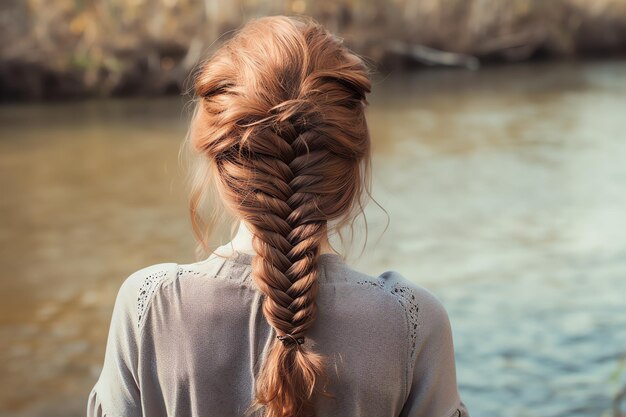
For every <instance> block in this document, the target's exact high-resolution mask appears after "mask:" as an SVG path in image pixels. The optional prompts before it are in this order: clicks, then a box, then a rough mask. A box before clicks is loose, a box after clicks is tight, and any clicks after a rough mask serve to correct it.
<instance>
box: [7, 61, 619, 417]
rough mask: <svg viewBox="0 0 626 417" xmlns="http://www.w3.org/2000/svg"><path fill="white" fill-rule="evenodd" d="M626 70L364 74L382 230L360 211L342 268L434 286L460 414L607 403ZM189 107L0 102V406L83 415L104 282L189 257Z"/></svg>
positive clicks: (374, 213)
mask: <svg viewBox="0 0 626 417" xmlns="http://www.w3.org/2000/svg"><path fill="white" fill-rule="evenodd" d="M625 79H626V62H625V61H607V62H594V63H568V64H555V63H541V64H539V63H535V64H532V65H529V64H519V65H511V66H503V67H498V68H485V69H484V70H481V71H477V72H472V71H457V70H437V71H420V72H415V73H407V74H402V75H397V76H395V77H389V78H387V79H385V80H383V81H381V82H379V83H377V84H376V85H375V86H374V90H373V91H374V92H373V94H372V97H371V103H372V105H371V107H370V108H369V109H368V112H369V113H368V117H369V123H370V128H371V130H372V138H373V141H374V151H375V154H374V173H373V174H374V190H373V192H374V197H375V198H376V199H377V201H379V202H380V203H381V204H382V205H383V207H384V208H385V209H386V210H387V211H388V213H389V216H390V221H391V223H390V224H389V228H388V229H387V231H386V232H385V234H384V235H382V237H381V238H380V240H379V241H378V242H376V239H377V238H378V237H379V236H380V233H382V231H383V229H384V227H385V223H386V220H387V218H386V216H385V215H384V213H383V212H381V210H380V209H378V208H377V207H376V206H375V205H373V204H371V205H370V206H369V207H368V209H367V219H368V223H369V227H370V229H369V232H370V236H369V239H370V240H369V245H368V247H367V250H366V252H365V256H364V257H362V258H360V259H355V258H354V256H352V257H351V258H349V263H351V264H352V265H354V267H355V268H356V269H359V270H362V271H364V272H366V273H370V274H379V273H381V272H383V271H384V270H387V269H395V270H397V271H399V272H401V273H403V274H404V275H405V276H407V277H408V278H410V279H412V280H415V281H416V282H418V283H420V284H422V285H424V286H426V287H428V288H430V289H431V290H432V291H433V292H434V293H435V294H436V295H437V296H439V297H440V298H441V299H442V301H443V303H444V305H445V307H446V308H447V309H448V311H449V313H450V317H451V321H452V326H453V331H454V336H455V346H456V352H457V360H458V375H459V384H460V389H461V393H462V395H463V397H464V399H465V401H466V403H467V404H468V407H469V409H470V411H471V412H472V415H475V416H481V417H501V416H502V415H506V416H507V417H529V416H533V417H534V416H541V417H566V416H567V417H592V416H593V417H598V416H609V415H610V411H609V410H610V408H611V401H612V398H613V397H614V395H615V393H616V392H617V390H618V389H619V388H620V387H621V386H623V385H624V384H626V374H625V372H624V353H625V350H626V348H625V346H626V302H625V301H624V297H623V294H624V293H626V280H624V277H626V236H625V235H624V233H623V231H624V230H626V217H625V216H624V207H626V193H624V184H626V163H625V162H626V161H625V155H626V142H625V141H624V132H626V120H625V119H624V118H623V115H624V114H626V104H625V101H624V97H626V83H624V80H625ZM185 103H186V102H185V101H184V100H183V99H181V98H154V99H148V100H146V99H129V100H118V99H116V100H89V101H80V102H68V103H57V104H55V105H49V104H41V103H30V104H29V103H21V104H14V105H5V106H4V107H2V109H1V110H2V111H1V112H0V137H1V138H2V140H0V187H1V189H2V190H3V198H2V199H0V264H2V266H3V276H2V280H0V309H1V311H0V374H2V375H3V376H2V379H1V382H0V415H2V416H4V417H35V416H37V417H39V416H41V417H44V416H45V417H50V416H53V417H54V416H63V417H72V416H81V415H84V409H85V407H86V399H87V394H88V392H89V390H90V389H91V386H92V385H93V383H95V380H96V378H97V376H98V373H99V371H100V367H101V365H102V360H103V354H104V341H105V339H106V335H107V331H108V324H109V321H110V318H111V317H110V315H111V311H112V306H113V300H114V298H115V294H116V292H117V290H118V289H119V285H120V284H121V282H122V281H123V280H124V279H125V278H126V277H127V276H128V275H129V274H130V273H131V272H133V271H135V270H137V269H139V268H142V267H144V266H147V265H150V264H153V263H159V262H169V261H171V262H179V263H185V262H192V261H193V249H194V242H193V240H192V235H191V230H190V227H189V221H188V219H187V212H186V195H185V192H184V186H183V179H182V172H181V168H180V166H179V162H178V150H179V146H180V143H181V141H182V139H183V136H184V134H185V129H186V126H187V116H188V113H187V112H186V111H185V110H184V106H185ZM359 249H360V247H359V246H358V244H356V246H355V250H354V251H353V255H354V253H358V250H359ZM503 410H505V411H503Z"/></svg>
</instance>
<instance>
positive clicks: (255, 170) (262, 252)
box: [189, 16, 371, 417]
mask: <svg viewBox="0 0 626 417" xmlns="http://www.w3.org/2000/svg"><path fill="white" fill-rule="evenodd" d="M370 89H371V81H370V78H369V68H368V67H367V66H366V64H365V62H364V61H363V59H362V58H360V57H359V56H358V55H356V54H355V53H354V52H352V51H350V50H349V49H348V48H347V47H346V46H345V45H343V40H342V39H341V38H338V37H337V36H335V35H333V34H331V33H329V32H328V31H327V30H326V29H325V28H324V27H323V26H322V25H320V24H319V23H318V22H316V21H315V20H313V19H312V18H310V17H306V16H269V17H262V18H255V19H252V20H250V21H249V22H248V23H247V24H246V25H244V26H243V27H242V28H240V29H239V30H238V31H237V32H236V33H235V34H234V36H232V37H231V38H230V39H228V40H227V41H226V42H225V43H224V44H223V45H222V46H221V47H220V48H219V49H218V50H217V51H216V52H215V53H214V54H213V55H212V56H211V57H210V59H208V60H207V61H206V62H204V63H203V64H202V65H201V67H200V69H199V71H198V72H197V73H196V76H195V82H194V91H195V94H196V96H197V99H198V101H197V107H196V111H195V114H194V116H193V119H192V124H191V129H190V135H189V142H190V145H191V147H192V148H193V150H194V151H195V152H196V153H197V155H198V156H199V162H200V169H198V170H197V171H196V173H195V178H194V179H193V186H192V194H191V199H190V205H189V209H190V214H191V217H192V225H193V229H194V233H195V235H196V238H197V239H198V241H199V242H200V244H201V245H202V247H203V248H204V249H205V250H207V249H208V244H207V240H208V234H209V233H210V230H208V229H210V228H211V227H208V226H211V225H214V224H215V223H216V222H217V218H213V219H210V220H209V222H208V223H206V222H205V220H203V218H202V214H201V213H202V212H203V211H204V210H203V209H202V206H203V201H204V199H205V197H206V195H207V190H208V189H209V188H214V189H216V190H217V194H218V195H219V197H220V199H221V200H222V201H223V202H224V204H225V205H226V207H227V208H228V209H229V211H230V212H231V213H232V214H233V216H234V217H235V218H238V219H241V220H243V221H245V222H246V225H248V226H249V228H250V230H251V232H252V234H253V246H254V249H255V252H256V255H255V256H254V258H253V262H252V276H253V279H254V282H255V284H256V285H257V287H258V288H259V290H260V291H261V292H262V293H263V294H264V300H263V313H264V316H265V318H266V320H267V321H268V323H269V324H270V325H271V326H272V328H273V329H274V330H275V331H276V333H277V336H278V337H281V338H282V339H284V340H283V341H281V340H278V339H275V341H274V343H273V344H272V347H271V349H270V352H269V355H268V357H267V358H266V359H265V360H264V362H263V364H262V368H261V370H260V372H259V375H258V376H257V379H256V392H255V398H254V400H253V402H252V404H251V406H250V408H249V411H250V410H257V409H259V408H260V407H265V411H264V416H265V417H294V416H303V417H312V416H314V415H315V410H314V401H315V398H316V395H317V394H318V393H320V392H321V393H322V394H324V395H332V394H331V393H328V392H326V391H325V389H324V390H323V389H322V387H321V385H322V381H323V380H324V379H325V378H326V372H325V360H324V357H323V356H321V355H320V354H319V353H317V352H315V350H314V349H313V346H312V345H311V339H310V338H306V337H305V335H306V334H307V331H308V330H310V328H311V327H312V325H313V323H314V322H315V319H316V316H317V304H316V296H317V293H318V275H319V265H318V260H319V255H320V244H321V242H322V241H323V240H324V239H325V238H326V236H327V235H328V233H329V232H330V231H331V230H339V229H340V228H341V227H343V226H344V225H346V224H347V223H348V222H349V221H350V220H353V219H354V217H355V216H356V215H357V214H360V213H361V212H362V210H363V206H364V201H363V198H364V196H365V194H367V196H370V197H371V194H370V191H369V190H370V186H371V185H370V181H371V180H370V174H369V173H370V169H371V168H370V166H371V157H370V153H371V144H370V136H369V130H368V127H367V122H366V118H365V113H364V109H365V107H366V106H367V104H368V102H367V99H366V97H365V96H366V94H367V93H369V92H370ZM342 240H343V239H342ZM298 341H304V342H303V343H299V342H298Z"/></svg>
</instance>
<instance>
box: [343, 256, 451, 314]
mask: <svg viewBox="0 0 626 417" xmlns="http://www.w3.org/2000/svg"><path fill="white" fill-rule="evenodd" d="M348 270H349V272H348V280H347V281H348V282H350V283H353V284H357V285H360V286H363V287H369V288H373V289H377V290H378V291H379V292H381V293H384V294H388V295H391V296H393V297H395V298H396V299H398V301H400V302H401V303H403V304H405V305H406V306H407V307H409V308H411V309H413V308H414V309H415V313H417V310H418V309H422V311H423V312H424V313H426V312H428V314H429V316H437V315H439V316H441V315H444V316H447V312H446V310H445V307H444V305H443V303H442V301H441V300H440V299H439V297H438V296H436V295H435V293H434V292H433V291H431V290H430V289H428V288H426V287H424V286H422V285H421V284H419V283H418V282H417V281H416V280H414V279H412V278H409V277H408V276H407V275H405V274H403V273H401V272H399V271H397V270H394V269H390V270H386V271H384V272H382V273H380V274H377V275H370V274H367V273H363V272H360V271H357V270H355V269H353V268H351V267H349V268H348Z"/></svg>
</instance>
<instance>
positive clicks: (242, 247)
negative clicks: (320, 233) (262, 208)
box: [219, 221, 335, 255]
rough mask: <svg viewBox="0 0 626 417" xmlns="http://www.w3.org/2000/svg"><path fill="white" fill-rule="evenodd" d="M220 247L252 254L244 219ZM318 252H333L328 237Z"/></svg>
mask: <svg viewBox="0 0 626 417" xmlns="http://www.w3.org/2000/svg"><path fill="white" fill-rule="evenodd" d="M221 248H223V249H226V250H228V251H230V250H235V251H237V252H244V253H249V254H252V255H254V254H255V250H254V247H253V246H252V232H251V231H250V229H249V228H248V226H247V225H246V223H245V222H244V221H240V222H239V229H238V230H237V234H236V235H235V237H234V238H233V240H231V241H230V242H228V243H227V244H225V245H222V246H221ZM223 252H224V251H223V250H219V253H223ZM320 253H335V252H334V251H333V250H332V249H331V247H330V245H329V243H328V238H325V239H324V240H323V241H322V243H321V247H320Z"/></svg>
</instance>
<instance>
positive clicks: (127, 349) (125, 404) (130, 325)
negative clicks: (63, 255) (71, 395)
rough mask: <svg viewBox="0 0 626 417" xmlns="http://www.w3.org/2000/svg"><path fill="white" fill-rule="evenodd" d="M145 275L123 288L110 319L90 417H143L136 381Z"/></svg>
mask: <svg viewBox="0 0 626 417" xmlns="http://www.w3.org/2000/svg"><path fill="white" fill-rule="evenodd" d="M142 275H143V274H142V271H137V272H135V273H134V274H132V275H130V276H129V277H128V278H127V279H126V280H125V281H124V282H123V283H122V285H121V287H120V289H119V291H118V293H117V297H116V299H115V304H114V307H113V314H112V317H111V324H110V326H109V333H108V338H107V342H106V351H105V355H104V364H103V367H102V371H101V373H100V377H99V378H98V380H97V382H96V384H95V385H94V387H93V388H92V390H91V392H90V393H89V397H88V403H87V417H105V416H106V417H119V416H124V417H133V416H138V417H139V416H141V415H142V412H141V401H140V392H139V385H138V378H137V371H136V370H137V356H138V354H137V350H138V349H137V333H138V331H137V327H138V325H137V323H138V320H137V297H138V294H139V289H140V283H141V276H142Z"/></svg>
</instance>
